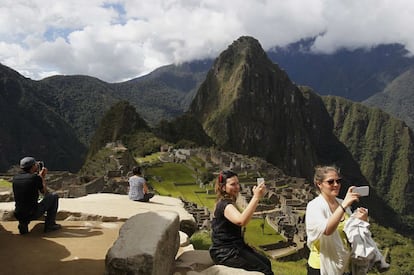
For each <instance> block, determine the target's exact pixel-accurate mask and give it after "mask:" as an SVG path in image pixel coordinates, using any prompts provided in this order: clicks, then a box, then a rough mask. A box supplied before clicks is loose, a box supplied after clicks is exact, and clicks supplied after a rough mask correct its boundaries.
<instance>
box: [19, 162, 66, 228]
mask: <svg viewBox="0 0 414 275" xmlns="http://www.w3.org/2000/svg"><path fill="white" fill-rule="evenodd" d="M40 166H41V167H40ZM20 168H21V169H22V171H21V172H20V173H19V174H17V175H15V176H14V177H13V193H14V200H15V203H16V205H15V206H16V207H15V210H14V215H15V217H16V219H17V220H18V221H19V225H18V229H19V232H20V234H26V233H28V232H29V228H28V225H29V223H30V221H32V220H36V219H38V218H40V217H41V216H43V214H44V213H45V212H46V213H47V214H46V218H45V226H44V232H50V231H55V230H58V229H60V228H61V225H60V224H57V223H56V213H57V209H58V200H59V196H58V195H57V194H54V193H49V192H48V190H47V185H46V179H45V178H46V174H47V172H48V170H47V168H46V167H44V166H43V163H42V162H37V161H36V160H35V159H34V158H33V157H25V158H23V159H21V160H20ZM39 192H40V193H42V194H43V199H42V200H41V201H40V202H38V200H39Z"/></svg>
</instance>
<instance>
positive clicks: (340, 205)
mask: <svg viewBox="0 0 414 275" xmlns="http://www.w3.org/2000/svg"><path fill="white" fill-rule="evenodd" d="M339 207H341V208H342V210H343V211H344V213H345V212H346V210H345V208H344V207H343V206H342V204H341V203H340V204H339Z"/></svg>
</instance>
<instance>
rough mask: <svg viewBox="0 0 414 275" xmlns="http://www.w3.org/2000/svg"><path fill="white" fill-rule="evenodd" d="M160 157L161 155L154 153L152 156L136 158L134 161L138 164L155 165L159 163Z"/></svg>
mask: <svg viewBox="0 0 414 275" xmlns="http://www.w3.org/2000/svg"><path fill="white" fill-rule="evenodd" d="M160 155H161V153H154V154H151V155H148V156H145V157H142V158H137V159H136V161H137V162H138V163H139V164H143V163H149V164H152V163H157V162H159V159H158V157H159V156H160Z"/></svg>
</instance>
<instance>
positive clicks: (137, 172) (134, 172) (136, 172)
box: [132, 166, 141, 175]
mask: <svg viewBox="0 0 414 275" xmlns="http://www.w3.org/2000/svg"><path fill="white" fill-rule="evenodd" d="M132 174H134V175H140V174H141V167H139V166H135V167H134V168H133V169H132Z"/></svg>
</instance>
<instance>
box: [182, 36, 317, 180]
mask: <svg viewBox="0 0 414 275" xmlns="http://www.w3.org/2000/svg"><path fill="white" fill-rule="evenodd" d="M306 100H307V99H305V98H304V96H303V94H302V93H301V91H300V90H299V89H298V88H297V87H296V86H295V85H294V84H293V83H292V82H291V81H290V79H289V78H288V76H287V74H286V73H285V72H284V71H283V70H281V69H280V68H279V67H278V66H277V65H276V64H274V63H272V61H271V60H270V59H269V58H267V55H266V53H265V52H264V50H263V49H262V47H261V45H260V44H259V42H258V41H257V40H256V39H254V38H252V37H246V36H244V37H241V38H239V39H238V40H236V41H235V42H233V44H232V45H230V46H229V47H228V48H227V49H226V50H225V51H224V52H223V53H222V54H221V55H220V56H219V57H218V58H217V59H216V61H215V63H214V65H213V67H212V68H211V70H210V71H209V72H208V74H207V77H206V80H205V81H204V82H203V83H202V85H201V86H200V89H199V90H198V92H197V95H196V96H195V98H194V100H193V102H192V103H191V106H190V109H189V113H190V114H192V115H194V116H195V117H196V118H197V119H198V120H199V122H200V123H201V124H202V126H203V128H204V130H205V132H206V133H207V134H208V135H209V136H210V137H211V138H212V139H213V141H214V143H215V144H217V145H218V146H219V147H221V148H223V149H224V150H228V151H233V152H237V153H242V154H247V155H256V156H260V157H263V158H265V159H266V160H268V161H270V162H272V163H273V164H276V165H281V167H283V168H286V170H285V171H289V172H292V173H293V174H302V175H303V174H307V173H306V172H304V171H305V170H309V163H314V161H315V156H313V155H312V154H309V156H308V157H309V158H308V159H306V160H303V159H302V160H303V163H299V162H298V161H297V160H298V159H300V157H299V155H297V156H296V153H298V154H299V151H300V149H299V150H298V149H297V148H302V146H307V147H308V148H311V147H312V145H311V144H310V143H309V139H308V137H309V134H308V133H307V132H306V130H305V124H306V122H305V119H304V115H303V112H302V111H301V108H303V105H304V102H305V101H306ZM289 125H290V126H291V125H297V127H296V128H294V127H288V126H289ZM280 131H284V134H285V136H284V137H282V135H281V134H280ZM258 144H261V146H257V145H258ZM295 148H296V149H295ZM296 150H297V152H293V151H296ZM302 160H301V162H302ZM305 166H306V167H305Z"/></svg>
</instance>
